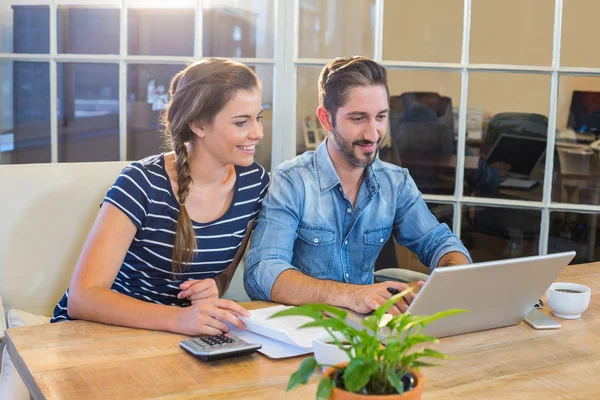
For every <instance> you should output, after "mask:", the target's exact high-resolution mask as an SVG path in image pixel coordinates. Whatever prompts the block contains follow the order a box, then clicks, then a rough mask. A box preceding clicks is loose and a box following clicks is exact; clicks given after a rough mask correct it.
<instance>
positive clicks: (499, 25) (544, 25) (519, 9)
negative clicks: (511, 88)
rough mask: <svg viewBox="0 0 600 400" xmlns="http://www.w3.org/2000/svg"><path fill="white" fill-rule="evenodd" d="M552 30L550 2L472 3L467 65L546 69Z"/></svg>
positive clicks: (484, 0)
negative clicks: (478, 64) (537, 66)
mask: <svg viewBox="0 0 600 400" xmlns="http://www.w3.org/2000/svg"><path fill="white" fill-rule="evenodd" d="M565 3H568V1H567V2H565ZM553 26H554V2H553V1H548V0H527V1H521V0H503V1H489V0H473V1H472V6H471V49H470V56H471V57H470V60H469V61H470V62H472V63H481V64H522V65H545V66H549V65H550V64H551V63H552V34H553Z"/></svg>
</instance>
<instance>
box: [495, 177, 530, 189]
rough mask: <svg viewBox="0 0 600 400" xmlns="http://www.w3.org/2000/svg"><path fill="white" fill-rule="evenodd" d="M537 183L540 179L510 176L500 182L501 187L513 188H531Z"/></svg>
mask: <svg viewBox="0 0 600 400" xmlns="http://www.w3.org/2000/svg"><path fill="white" fill-rule="evenodd" d="M537 183H538V181H536V180H531V179H515V178H508V179H506V180H504V181H503V182H502V183H501V184H500V187H503V188H513V189H531V188H532V187H534V186H535V185H536V184H537Z"/></svg>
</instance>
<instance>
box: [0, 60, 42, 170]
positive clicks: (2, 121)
mask: <svg viewBox="0 0 600 400" xmlns="http://www.w3.org/2000/svg"><path fill="white" fill-rule="evenodd" d="M49 74H50V67H49V65H48V63H47V62H24V61H2V62H0V76H1V77H2V83H1V85H0V164H29V163H44V162H50V86H49V85H48V81H49V79H50V78H49Z"/></svg>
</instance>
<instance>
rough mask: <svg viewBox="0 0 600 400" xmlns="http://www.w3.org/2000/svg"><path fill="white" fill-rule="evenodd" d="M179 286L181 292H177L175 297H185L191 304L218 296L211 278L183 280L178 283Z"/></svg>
mask: <svg viewBox="0 0 600 400" xmlns="http://www.w3.org/2000/svg"><path fill="white" fill-rule="evenodd" d="M179 288H180V289H181V292H179V294H178V295H177V298H179V299H183V298H185V297H187V298H188V299H190V301H191V302H192V304H196V303H198V302H200V301H202V300H206V299H211V298H214V299H217V298H219V289H218V287H217V283H216V282H215V280H214V279H212V278H207V279H192V280H189V281H185V282H183V283H182V284H181V285H179Z"/></svg>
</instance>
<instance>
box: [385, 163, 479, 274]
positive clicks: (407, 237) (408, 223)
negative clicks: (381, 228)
mask: <svg viewBox="0 0 600 400" xmlns="http://www.w3.org/2000/svg"><path fill="white" fill-rule="evenodd" d="M394 236H395V238H396V241H397V242H398V244H400V245H401V246H405V247H407V248H408V249H409V250H410V251H412V252H413V253H415V254H416V255H417V256H418V257H419V261H421V263H423V264H424V265H426V266H428V267H429V269H431V270H433V269H434V268H435V267H437V266H438V264H439V262H440V259H441V258H442V257H443V256H444V255H445V254H448V253H451V252H459V253H462V254H464V255H465V256H466V257H467V258H468V259H469V261H470V262H472V260H471V256H470V254H469V252H468V250H467V249H466V248H465V246H464V245H463V243H462V242H461V240H460V239H459V238H458V237H457V236H456V235H454V234H453V233H452V232H451V231H450V228H448V225H446V224H441V223H440V222H439V221H438V220H437V219H436V218H435V216H434V215H433V214H432V213H431V211H429V208H428V207H427V204H426V203H425V201H424V200H423V196H422V195H421V192H419V190H418V189H417V185H416V184H415V182H414V180H413V179H412V177H411V176H410V175H409V174H408V172H405V179H404V181H403V182H402V183H401V184H400V187H399V190H398V197H397V199H396V215H395V217H394Z"/></svg>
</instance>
